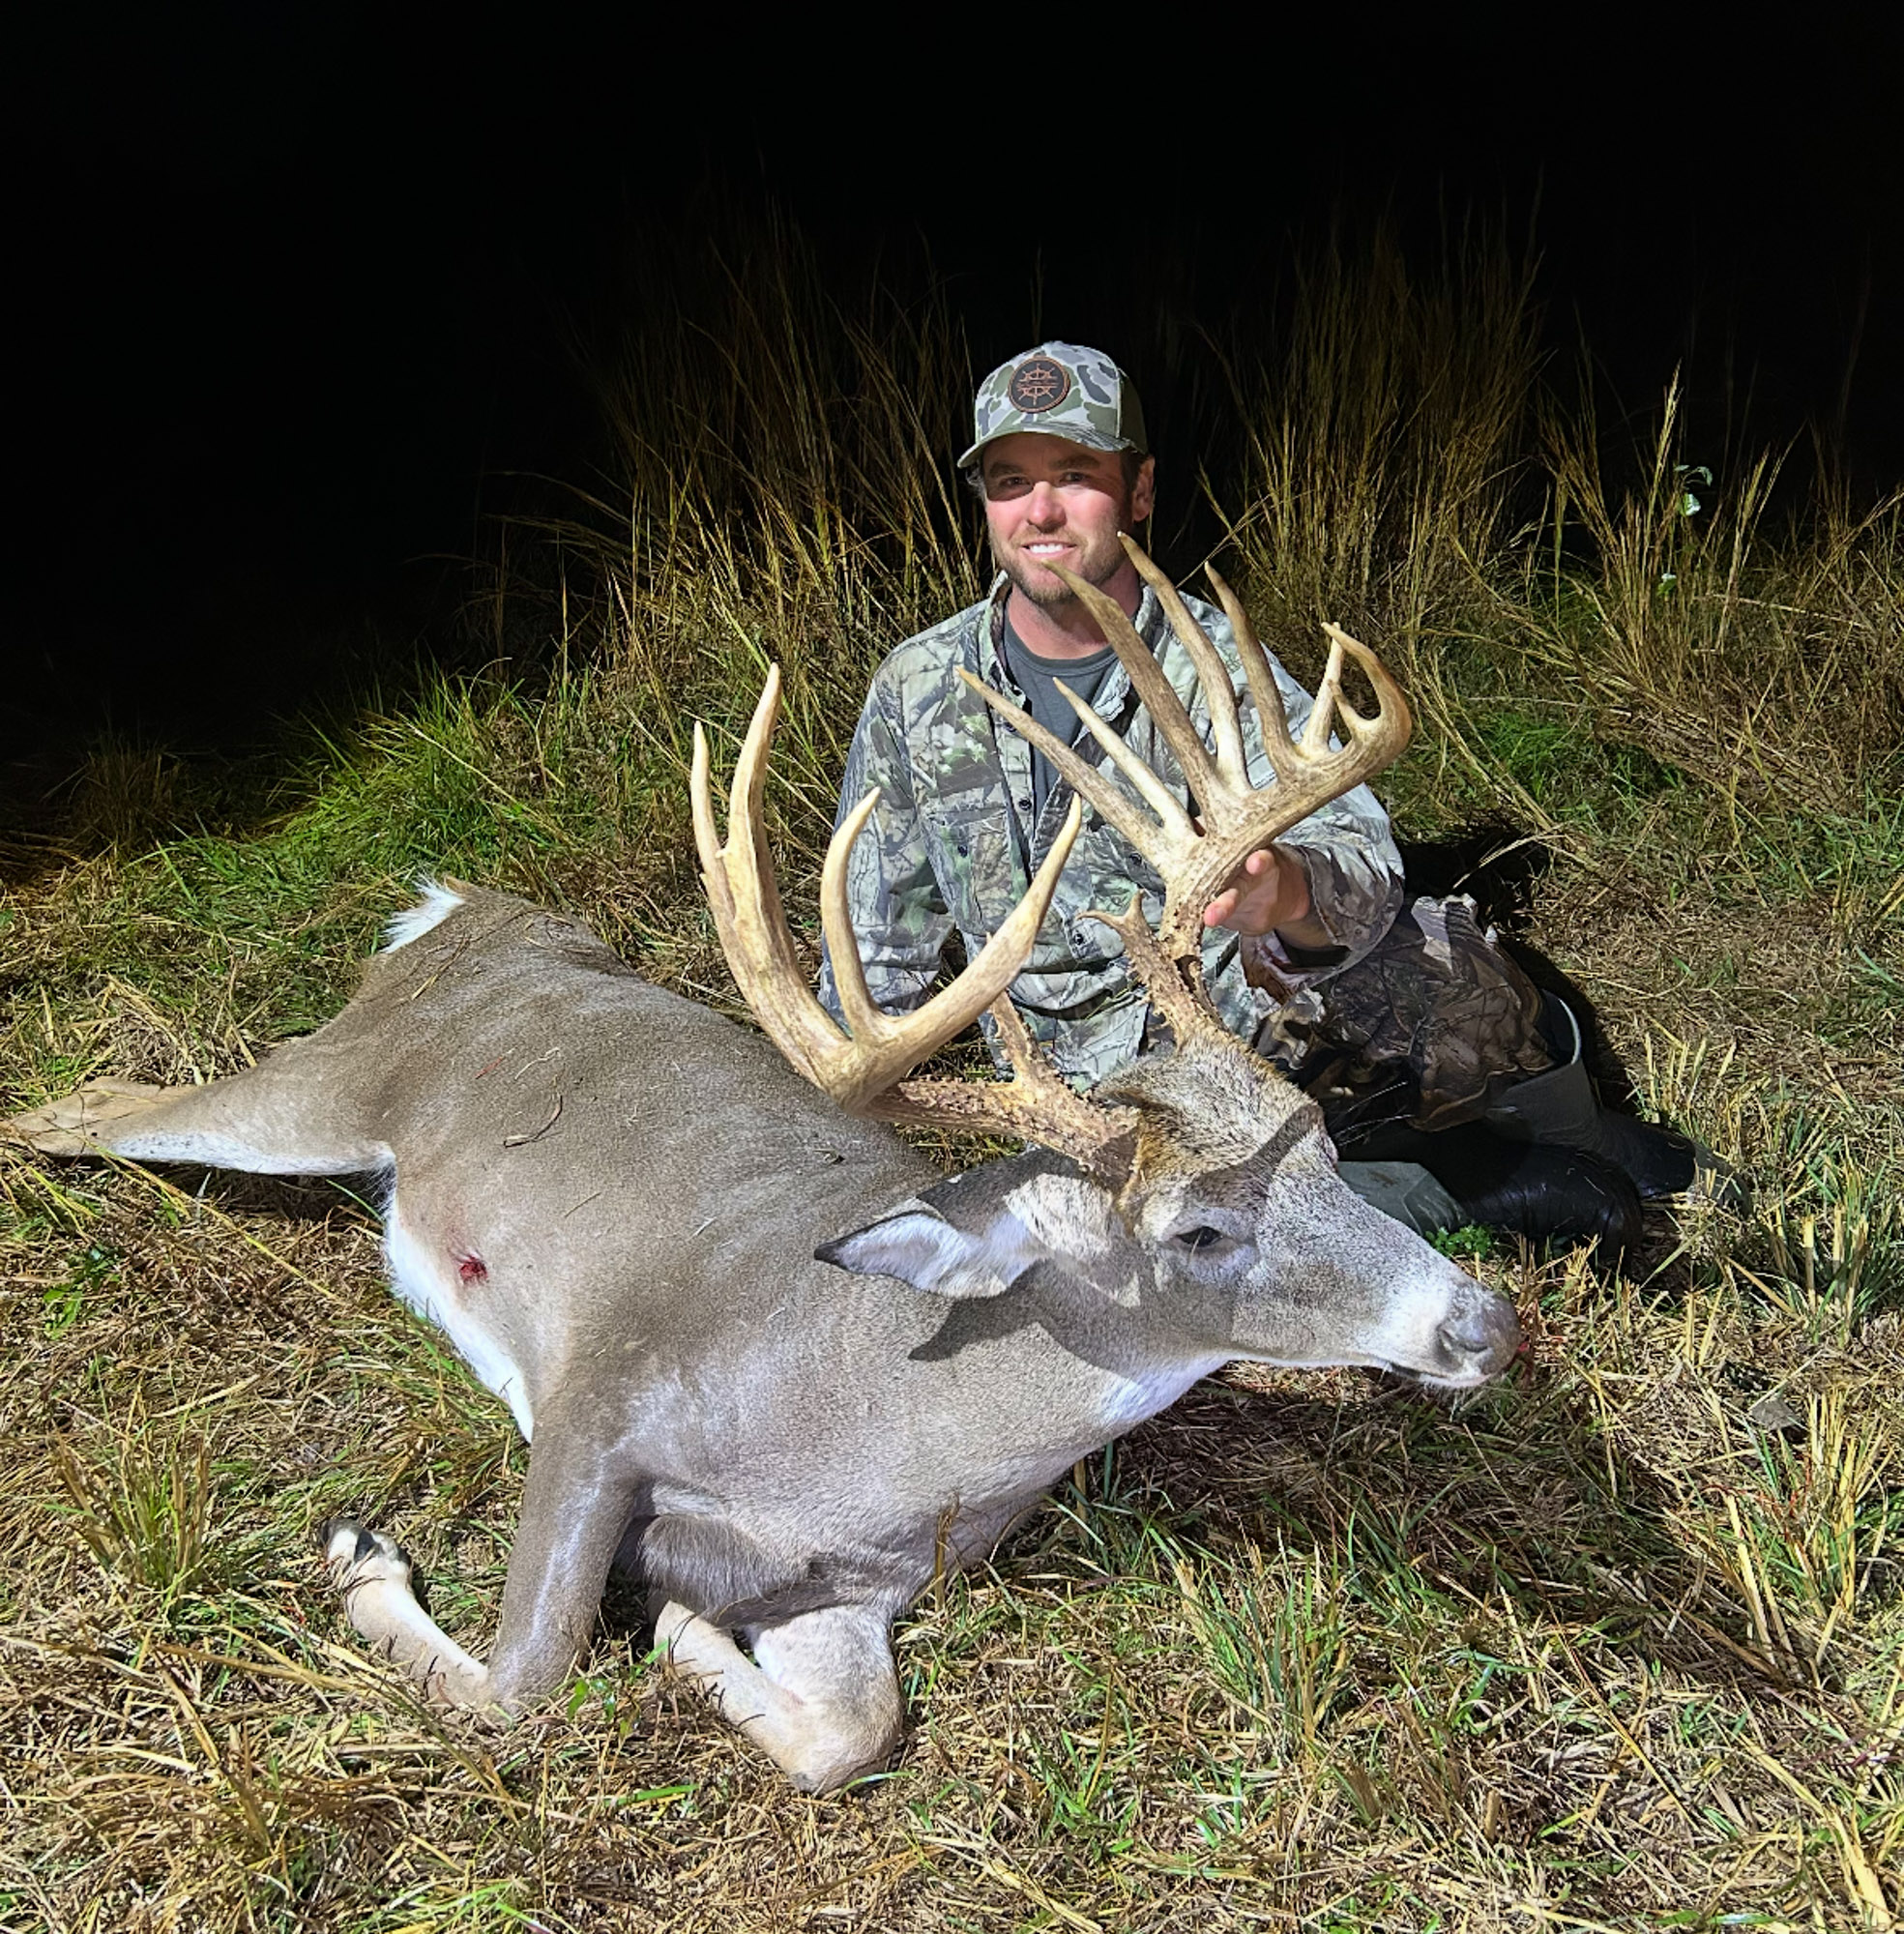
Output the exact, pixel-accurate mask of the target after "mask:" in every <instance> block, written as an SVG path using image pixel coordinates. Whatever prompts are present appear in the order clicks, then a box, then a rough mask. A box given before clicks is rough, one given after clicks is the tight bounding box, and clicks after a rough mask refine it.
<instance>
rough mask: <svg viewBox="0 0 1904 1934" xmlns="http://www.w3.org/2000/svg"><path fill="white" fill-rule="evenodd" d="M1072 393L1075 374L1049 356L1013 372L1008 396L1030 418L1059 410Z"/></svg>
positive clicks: (1028, 361)
mask: <svg viewBox="0 0 1904 1934" xmlns="http://www.w3.org/2000/svg"><path fill="white" fill-rule="evenodd" d="M1070 393H1071V372H1070V371H1069V369H1067V368H1066V367H1065V366H1064V365H1063V364H1062V363H1054V362H1052V360H1051V359H1050V357H1048V356H1033V357H1031V358H1029V359H1028V360H1027V361H1025V362H1023V363H1020V364H1019V365H1018V366H1017V367H1016V368H1015V369H1014V370H1012V372H1011V384H1010V385H1009V387H1008V388H1007V390H1006V392H1005V394H1006V396H1008V397H1009V398H1010V399H1011V407H1012V408H1013V409H1015V410H1023V411H1024V413H1025V414H1026V415H1027V416H1028V417H1035V416H1040V415H1041V414H1042V413H1043V412H1044V411H1046V410H1055V409H1056V408H1057V407H1058V405H1059V404H1060V403H1062V402H1063V401H1064V400H1065V398H1066V397H1067V396H1069V395H1070Z"/></svg>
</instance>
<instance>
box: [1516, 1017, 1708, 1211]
mask: <svg viewBox="0 0 1904 1934" xmlns="http://www.w3.org/2000/svg"><path fill="white" fill-rule="evenodd" d="M1541 1021H1542V1030H1541V1031H1542V1033H1543V1034H1546V1035H1547V1036H1548V1038H1549V1039H1550V1040H1552V1039H1553V1036H1554V1035H1555V1034H1556V1033H1558V1034H1559V1035H1560V1037H1561V1040H1560V1041H1559V1042H1558V1043H1556V1048H1557V1052H1560V1053H1564V1054H1565V1055H1566V1059H1565V1060H1563V1062H1562V1064H1561V1066H1560V1067H1558V1068H1550V1069H1548V1070H1547V1071H1546V1072H1545V1073H1544V1074H1535V1075H1530V1076H1528V1077H1527V1078H1526V1079H1524V1080H1520V1081H1516V1082H1514V1083H1513V1084H1512V1086H1510V1087H1508V1088H1504V1089H1503V1090H1502V1091H1501V1093H1500V1094H1499V1095H1498V1096H1496V1098H1495V1099H1493V1101H1492V1102H1491V1103H1490V1104H1489V1106H1488V1110H1487V1113H1486V1114H1485V1115H1483V1116H1482V1117H1481V1119H1482V1120H1483V1121H1484V1122H1485V1123H1486V1124H1487V1126H1488V1127H1489V1128H1492V1129H1493V1130H1494V1132H1495V1133H1496V1134H1497V1135H1502V1136H1505V1137H1506V1138H1507V1139H1509V1140H1510V1141H1518V1142H1532V1143H1534V1144H1536V1145H1537V1146H1540V1147H1548V1148H1564V1149H1572V1150H1574V1151H1575V1152H1576V1153H1578V1154H1581V1155H1589V1156H1593V1157H1596V1159H1598V1160H1600V1161H1602V1162H1605V1163H1607V1164H1608V1165H1609V1166H1611V1167H1613V1168H1617V1169H1619V1170H1620V1171H1621V1172H1622V1173H1623V1174H1626V1175H1628V1176H1630V1177H1631V1178H1632V1182H1633V1187H1635V1188H1637V1189H1638V1190H1639V1193H1640V1196H1641V1199H1642V1200H1644V1201H1648V1202H1651V1201H1654V1200H1655V1199H1656V1198H1657V1197H1659V1196H1661V1195H1679V1194H1683V1193H1684V1191H1685V1190H1686V1189H1688V1188H1690V1187H1692V1186H1693V1184H1694V1183H1695V1181H1697V1180H1698V1178H1699V1176H1700V1174H1701V1172H1702V1171H1704V1172H1705V1173H1706V1174H1707V1175H1708V1176H1710V1177H1713V1178H1718V1177H1720V1176H1726V1175H1729V1172H1728V1171H1726V1170H1725V1168H1724V1165H1723V1164H1722V1163H1721V1162H1720V1161H1719V1159H1718V1157H1716V1156H1715V1155H1714V1154H1713V1152H1712V1150H1711V1149H1709V1148H1706V1147H1705V1146H1704V1145H1703V1144H1701V1143H1699V1142H1695V1141H1694V1140H1693V1139H1692V1138H1691V1136H1689V1135H1683V1134H1680V1133H1678V1132H1677V1131H1676V1130H1675V1129H1672V1128H1655V1127H1654V1126H1653V1125H1652V1124H1651V1123H1650V1122H1641V1121H1636V1120H1635V1119H1634V1118H1633V1117H1632V1116H1631V1115H1617V1114H1614V1113H1612V1112H1611V1111H1610V1110H1608V1109H1606V1108H1603V1107H1601V1106H1600V1099H1599V1095H1598V1093H1597V1092H1596V1089H1595V1087H1594V1079H1593V1076H1592V1075H1591V1074H1589V1073H1588V1072H1587V1065H1586V1063H1585V1062H1584V1061H1582V1060H1581V1058H1580V1024H1579V1022H1578V1021H1576V1020H1575V1019H1574V1018H1573V1011H1572V1010H1571V1009H1570V1008H1568V1007H1567V1003H1566V1002H1565V1001H1561V1000H1557V999H1555V997H1554V996H1553V995H1551V994H1549V995H1548V996H1547V998H1546V1000H1545V1002H1544V1004H1543V1006H1542V1011H1541ZM1568 1050H1570V1052H1569V1051H1568Z"/></svg>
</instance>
